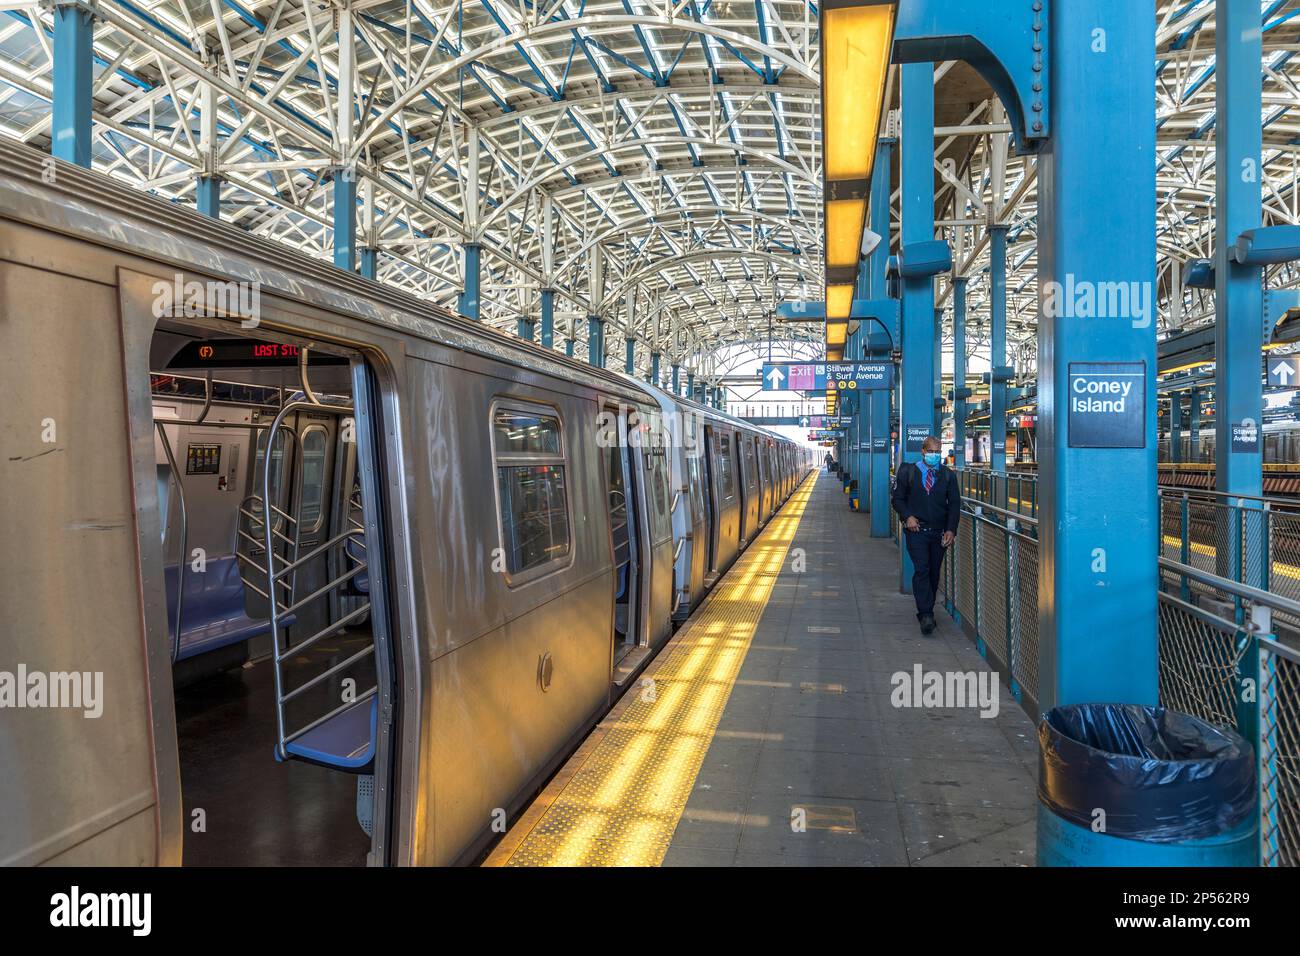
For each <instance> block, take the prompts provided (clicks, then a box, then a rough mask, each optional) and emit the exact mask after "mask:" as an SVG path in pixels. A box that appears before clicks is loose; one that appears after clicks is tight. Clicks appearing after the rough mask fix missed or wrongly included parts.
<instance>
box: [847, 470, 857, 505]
mask: <svg viewBox="0 0 1300 956" xmlns="http://www.w3.org/2000/svg"><path fill="white" fill-rule="evenodd" d="M849 508H850V509H852V510H853V511H857V510H858V479H856V478H854V479H853V480H852V481H850V482H849Z"/></svg>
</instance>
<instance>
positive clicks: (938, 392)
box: [930, 309, 943, 438]
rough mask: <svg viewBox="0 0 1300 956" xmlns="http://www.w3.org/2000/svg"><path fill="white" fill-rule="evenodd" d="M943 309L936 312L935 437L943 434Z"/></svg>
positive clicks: (931, 405) (932, 405)
mask: <svg viewBox="0 0 1300 956" xmlns="http://www.w3.org/2000/svg"><path fill="white" fill-rule="evenodd" d="M942 397H943V309H935V310H934V396H933V397H932V398H931V399H930V407H931V408H932V409H933V411H932V412H931V413H930V414H931V416H932V417H933V420H934V435H935V437H936V438H938V437H939V436H940V435H941V434H942V433H943V405H942V402H941V399H942Z"/></svg>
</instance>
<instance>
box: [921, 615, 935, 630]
mask: <svg viewBox="0 0 1300 956" xmlns="http://www.w3.org/2000/svg"><path fill="white" fill-rule="evenodd" d="M936 627H938V625H937V624H936V623H935V620H934V615H933V614H924V615H922V616H921V633H922V634H933V633H934V629H935V628H936Z"/></svg>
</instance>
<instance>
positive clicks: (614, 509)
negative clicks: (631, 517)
mask: <svg viewBox="0 0 1300 956" xmlns="http://www.w3.org/2000/svg"><path fill="white" fill-rule="evenodd" d="M606 457H607V458H608V460H609V523H610V526H611V527H612V528H613V529H614V530H615V531H617V530H618V529H620V528H622V527H623V526H624V525H626V524H627V489H626V488H624V487H623V459H622V457H621V456H620V455H615V454H610V455H607V456H606Z"/></svg>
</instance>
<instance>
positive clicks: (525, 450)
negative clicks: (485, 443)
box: [492, 407, 569, 576]
mask: <svg viewBox="0 0 1300 956" xmlns="http://www.w3.org/2000/svg"><path fill="white" fill-rule="evenodd" d="M492 450H493V453H494V456H495V459H496V470H497V499H498V504H499V506H500V509H499V511H500V515H501V543H502V547H503V549H504V551H505V559H506V571H507V572H508V573H509V574H512V575H514V574H520V573H524V572H535V571H538V570H539V569H542V568H545V567H546V566H547V565H549V564H551V563H553V562H556V561H559V560H561V559H563V558H565V557H566V556H567V555H568V554H569V499H568V490H567V487H566V484H565V462H564V446H563V442H562V440H561V434H560V420H559V418H558V417H557V416H555V415H553V414H546V413H545V412H541V411H534V410H532V409H528V408H519V407H509V408H507V407H498V408H495V409H494V410H493V413H492ZM530 576H531V575H530Z"/></svg>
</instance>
